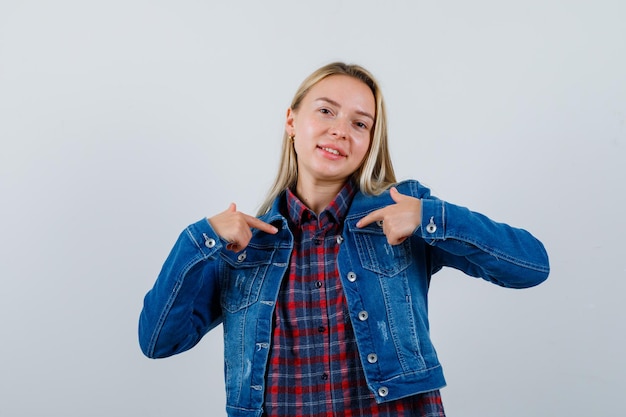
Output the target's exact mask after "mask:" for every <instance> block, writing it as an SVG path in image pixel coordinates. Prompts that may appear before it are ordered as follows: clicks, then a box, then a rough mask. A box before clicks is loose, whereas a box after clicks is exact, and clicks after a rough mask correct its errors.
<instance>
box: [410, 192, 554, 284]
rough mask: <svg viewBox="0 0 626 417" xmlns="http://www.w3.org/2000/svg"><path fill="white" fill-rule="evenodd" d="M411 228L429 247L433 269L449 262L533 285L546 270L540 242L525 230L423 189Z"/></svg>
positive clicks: (507, 281)
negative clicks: (419, 214)
mask: <svg viewBox="0 0 626 417" xmlns="http://www.w3.org/2000/svg"><path fill="white" fill-rule="evenodd" d="M416 233H417V234H418V235H420V236H421V237H422V238H423V239H424V240H425V241H426V242H427V243H428V244H429V245H431V246H432V247H433V250H432V253H433V272H436V271H437V270H439V269H441V267H443V266H450V267H453V268H456V269H459V270H461V271H463V272H465V273H466V274H468V275H470V276H473V277H481V278H484V279H486V280H487V281H490V282H493V283H494V284H498V285H501V286H503V287H509V288H527V287H532V286H535V285H538V284H540V283H541V282H543V281H544V280H546V279H547V278H548V274H549V272H550V266H549V261H548V254H547V253H546V250H545V248H544V246H543V244H542V243H541V242H540V241H539V240H537V239H536V238H535V237H534V236H532V235H531V234H530V233H529V232H527V231H526V230H523V229H518V228H514V227H511V226H509V225H507V224H504V223H498V222H494V221H493V220H491V219H489V218H487V217H486V216H484V215H482V214H480V213H476V212H473V211H471V210H469V209H467V208H465V207H461V206H456V205H454V204H450V203H447V202H444V201H442V200H439V199H437V198H434V197H431V196H430V195H428V194H426V195H425V196H423V197H422V224H421V226H420V227H419V228H418V229H417V231H416Z"/></svg>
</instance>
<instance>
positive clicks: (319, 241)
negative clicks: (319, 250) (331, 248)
mask: <svg viewBox="0 0 626 417" xmlns="http://www.w3.org/2000/svg"><path fill="white" fill-rule="evenodd" d="M313 244H314V245H315V246H319V245H321V244H322V239H320V238H317V237H316V238H315V239H313Z"/></svg>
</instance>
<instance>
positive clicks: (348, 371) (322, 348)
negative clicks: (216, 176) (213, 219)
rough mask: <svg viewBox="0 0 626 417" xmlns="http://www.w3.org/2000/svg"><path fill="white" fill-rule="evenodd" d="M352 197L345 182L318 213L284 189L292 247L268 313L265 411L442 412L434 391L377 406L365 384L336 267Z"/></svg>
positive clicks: (281, 415)
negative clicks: (271, 320)
mask: <svg viewBox="0 0 626 417" xmlns="http://www.w3.org/2000/svg"><path fill="white" fill-rule="evenodd" d="M354 194H355V187H354V186H353V185H352V184H351V183H349V182H348V183H347V184H346V185H345V186H344V187H343V188H342V190H341V191H340V192H339V194H338V195H337V196H336V197H335V199H334V200H333V201H332V202H331V203H330V205H329V206H328V207H327V208H326V209H325V210H324V211H323V212H322V213H320V215H319V217H318V216H316V215H315V213H313V212H312V211H311V210H309V209H308V208H307V207H306V206H305V205H304V204H303V203H302V202H301V201H300V200H299V199H298V198H297V197H296V196H295V195H294V194H293V193H292V192H291V191H290V190H287V192H286V198H285V201H284V204H283V215H285V217H286V218H287V220H288V221H289V223H290V228H291V231H292V233H293V235H294V248H293V253H292V256H291V261H290V267H289V272H288V276H286V277H285V279H284V280H283V284H282V287H281V289H280V293H279V296H278V300H277V303H276V310H275V313H274V323H275V324H274V332H273V335H272V347H271V350H270V358H269V365H268V371H267V381H266V382H267V383H266V387H267V389H266V392H265V416H267V417H287V416H288V417H294V416H316V417H330V416H333V417H335V416H344V417H351V416H359V417H374V416H379V417H382V416H388V417H391V416H393V417H403V416H414V417H417V416H420V417H424V416H428V417H441V416H445V414H444V411H443V406H442V404H441V397H440V394H439V391H438V390H437V391H432V392H429V393H426V394H420V395H415V396H412V397H408V398H403V399H400V400H396V401H392V402H387V403H382V404H377V403H376V401H375V399H374V395H373V394H372V393H371V392H370V390H369V389H368V388H367V384H366V381H365V374H364V372H363V368H362V365H361V361H360V359H359V354H358V351H357V345H356V339H355V336H354V331H353V329H352V324H351V322H350V315H349V312H348V306H347V304H346V300H345V296H344V293H343V290H342V286H341V281H340V279H339V273H338V271H337V253H338V252H339V244H340V243H339V242H338V240H337V237H338V236H339V235H340V234H341V231H342V223H343V219H344V218H345V216H346V213H347V211H348V207H349V206H350V203H351V202H352V198H353V197H354Z"/></svg>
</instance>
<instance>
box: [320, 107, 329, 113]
mask: <svg viewBox="0 0 626 417" xmlns="http://www.w3.org/2000/svg"><path fill="white" fill-rule="evenodd" d="M320 113H322V114H330V110H328V109H325V108H321V109H320Z"/></svg>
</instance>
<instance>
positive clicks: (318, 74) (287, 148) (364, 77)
mask: <svg viewBox="0 0 626 417" xmlns="http://www.w3.org/2000/svg"><path fill="white" fill-rule="evenodd" d="M331 75H348V76H350V77H354V78H356V79H357V80H360V81H362V82H364V83H365V84H366V85H367V86H368V87H369V88H370V89H371V90H372V93H373V94H374V100H375V101H376V115H375V118H376V122H375V123H374V129H372V141H371V146H370V148H369V150H368V153H367V155H366V157H365V159H364V161H363V163H362V164H361V166H360V167H359V168H358V169H357V170H356V171H355V172H354V173H353V174H352V178H353V179H354V180H355V182H356V184H357V186H358V187H359V189H360V190H361V191H362V192H363V193H365V194H370V195H377V194H380V193H381V192H383V191H384V190H385V189H387V188H388V187H389V186H390V185H392V184H394V183H395V182H396V175H395V173H394V170H393V165H392V163H391V157H390V155H389V146H388V142H387V114H386V112H385V102H384V100H383V95H382V92H381V91H380V88H379V86H378V83H377V82H376V80H375V78H374V76H373V75H372V74H371V73H370V72H369V71H367V70H366V69H365V68H363V67H361V66H359V65H350V64H345V63H343V62H333V63H331V64H328V65H324V66H323V67H321V68H319V69H318V70H316V71H315V72H313V73H312V74H311V75H309V76H308V77H307V78H306V79H305V80H304V81H303V82H302V84H300V87H299V88H298V90H297V91H296V94H295V95H294V97H293V100H292V101H291V109H292V110H297V109H298V107H299V106H300V103H301V102H302V99H303V98H304V96H306V94H307V93H308V92H309V90H311V88H312V87H313V86H314V85H315V84H317V83H318V82H320V81H321V80H323V79H324V78H326V77H329V76H331ZM297 180H298V161H297V157H296V152H295V150H294V147H293V144H292V141H291V138H290V137H289V135H288V134H287V132H285V133H284V134H283V145H282V158H281V160H280V165H279V167H278V174H277V175H276V179H275V180H274V184H273V185H272V187H271V188H270V190H269V192H268V193H267V196H266V198H265V201H264V202H263V204H261V207H260V208H259V212H258V214H259V215H262V214H265V213H267V211H268V210H269V209H270V208H271V207H272V203H273V202H274V200H275V199H276V197H278V196H279V195H280V193H282V192H283V191H284V190H285V189H286V188H294V187H295V185H296V182H297Z"/></svg>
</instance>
